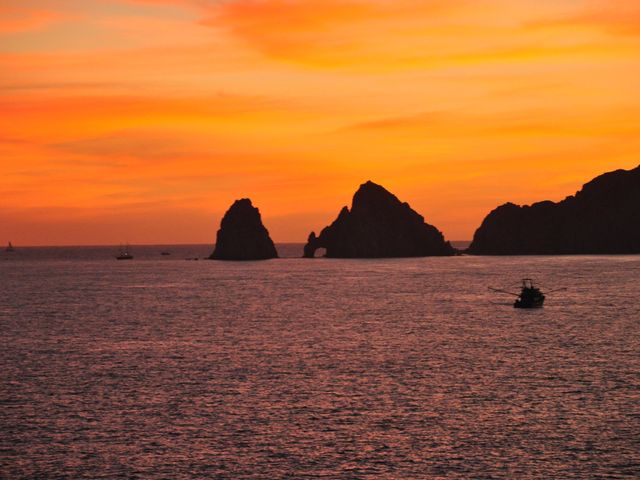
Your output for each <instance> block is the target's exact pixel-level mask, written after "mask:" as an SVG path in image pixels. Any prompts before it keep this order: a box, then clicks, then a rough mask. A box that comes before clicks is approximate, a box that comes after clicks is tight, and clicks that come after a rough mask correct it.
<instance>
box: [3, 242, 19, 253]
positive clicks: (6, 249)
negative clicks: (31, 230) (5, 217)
mask: <svg viewBox="0 0 640 480" xmlns="http://www.w3.org/2000/svg"><path fill="white" fill-rule="evenodd" d="M15 250H16V249H15V248H13V245H11V242H9V245H7V248H5V249H4V251H5V252H15Z"/></svg>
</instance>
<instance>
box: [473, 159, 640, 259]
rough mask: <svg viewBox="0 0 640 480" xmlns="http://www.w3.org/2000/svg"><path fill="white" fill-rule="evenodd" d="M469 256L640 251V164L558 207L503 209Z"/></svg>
mask: <svg viewBox="0 0 640 480" xmlns="http://www.w3.org/2000/svg"><path fill="white" fill-rule="evenodd" d="M468 252H469V253H473V254H478V255H535V254H541V255H544V254H551V255H553V254H575V253H640V166H638V167H636V168H635V169H633V170H629V171H627V170H616V171H615V172H609V173H605V174H604V175H600V176H599V177H596V178H595V179H593V180H591V181H590V182H589V183H587V184H586V185H584V186H583V187H582V190H580V191H579V192H578V193H576V194H575V196H570V197H567V198H566V199H564V200H563V201H561V202H558V203H554V202H550V201H545V202H540V203H534V204H533V205H531V206H524V207H520V206H517V205H514V204H512V203H507V204H505V205H502V206H500V207H498V208H496V209H495V210H493V211H492V212H491V213H490V214H489V215H488V216H487V217H486V218H485V219H484V221H483V222H482V225H481V226H480V228H478V230H476V233H475V235H474V236H473V243H472V244H471V245H470V246H469V249H468Z"/></svg>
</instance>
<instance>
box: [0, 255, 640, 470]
mask: <svg viewBox="0 0 640 480" xmlns="http://www.w3.org/2000/svg"><path fill="white" fill-rule="evenodd" d="M163 250H166V251H168V252H170V253H171V255H167V256H161V255H160V252H161V251H163ZM210 251H211V247H210V246H197V245H196V246H180V247H178V246H171V247H168V246H163V247H133V248H132V253H133V255H134V256H135V257H136V258H135V259H134V260H132V261H116V260H115V259H114V255H115V254H117V253H118V249H117V247H116V248H113V247H112V248H109V247H96V248H33V249H18V250H16V252H14V253H10V254H9V253H4V252H1V253H0V328H1V332H2V335H1V336H0V338H1V345H0V347H1V349H0V367H1V369H0V379H1V390H0V407H1V408H0V477H1V478H34V479H35V478H38V479H40V478H56V479H57V478H69V479H80V478H87V479H97V478H105V479H119V478H140V479H199V478H219V479H281V478H290V479H311V478H327V479H373V478H376V479H421V478H460V479H470V478H476V479H492V478H501V479H502V478H503V479H591V478H593V479H596V478H597V479H621V478H640V295H638V284H639V283H640V256H574V257H470V256H461V257H451V258H420V259H390V260H330V259H315V260H304V259H299V258H284V259H279V260H270V261H266V262H249V263H226V262H215V261H203V260H200V261H186V260H185V259H186V258H196V257H198V258H201V257H204V256H206V255H208V254H209V253H210ZM280 253H281V254H282V255H283V256H288V257H296V256H298V255H299V254H300V253H301V246H300V245H285V246H280ZM522 277H532V278H534V279H535V280H537V282H538V283H539V284H540V285H541V286H542V287H543V288H544V289H546V290H552V289H555V288H561V287H567V290H566V291H562V292H557V293H551V294H549V295H548V297H547V304H546V305H545V307H544V308H543V309H541V310H535V311H526V310H524V311H523V310H516V309H514V308H512V306H511V302H512V299H511V297H509V296H508V295H501V294H498V293H495V292H491V291H489V290H488V288H487V287H489V286H491V287H496V288H502V289H507V290H513V291H517V288H518V282H519V281H520V279H521V278H522Z"/></svg>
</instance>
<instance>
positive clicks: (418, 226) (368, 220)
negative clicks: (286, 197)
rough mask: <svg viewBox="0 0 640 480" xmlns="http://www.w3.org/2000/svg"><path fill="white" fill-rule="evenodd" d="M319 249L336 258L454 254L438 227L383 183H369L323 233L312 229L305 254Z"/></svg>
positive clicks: (308, 255) (361, 186)
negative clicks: (384, 186) (428, 221)
mask: <svg viewBox="0 0 640 480" xmlns="http://www.w3.org/2000/svg"><path fill="white" fill-rule="evenodd" d="M318 248H325V249H326V256H327V257H333V258H383V257H424V256H429V255H453V254H454V250H453V248H452V247H451V245H450V244H449V242H445V240H444V237H443V236H442V233H440V232H439V231H438V229H437V228H435V227H433V226H431V225H429V224H427V223H425V221H424V218H423V217H422V216H421V215H419V214H418V213H417V212H415V211H414V210H412V209H411V207H410V206H409V205H408V204H407V203H402V202H401V201H400V200H398V199H397V198H396V196H395V195H393V194H391V193H390V192H388V191H387V190H385V189H384V188H383V187H381V186H380V185H376V184H375V183H373V182H367V183H365V184H363V185H360V188H359V189H358V191H357V192H356V194H355V195H354V197H353V203H352V205H351V210H349V209H348V208H347V207H344V208H343V209H342V210H341V211H340V214H339V215H338V218H336V220H335V221H334V222H333V223H332V224H331V225H329V226H328V227H325V228H324V229H323V230H322V232H320V235H318V236H316V234H315V233H314V232H311V234H310V235H309V239H308V241H307V244H306V245H305V247H304V256H305V257H308V258H312V257H313V256H314V255H315V251H316V250H317V249H318Z"/></svg>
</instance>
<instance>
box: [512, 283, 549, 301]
mask: <svg viewBox="0 0 640 480" xmlns="http://www.w3.org/2000/svg"><path fill="white" fill-rule="evenodd" d="M544 299H545V296H544V293H542V292H541V291H540V289H539V288H536V287H535V286H534V285H533V281H532V280H531V279H530V278H523V279H522V290H521V291H520V295H519V296H518V298H517V299H516V301H515V302H514V303H513V307H514V308H541V307H542V305H543V304H544Z"/></svg>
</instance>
